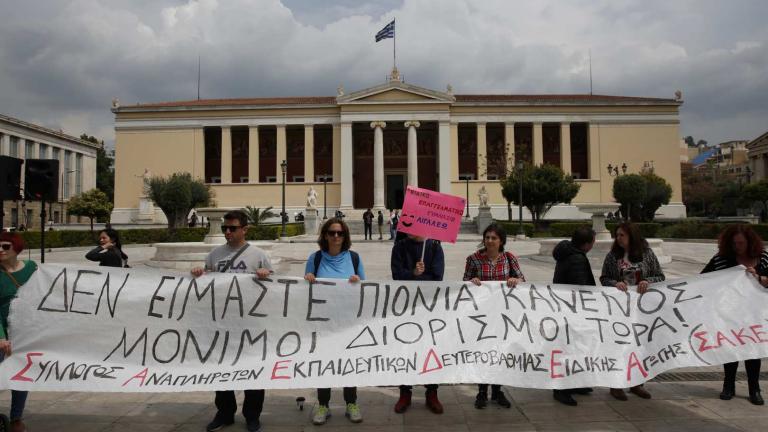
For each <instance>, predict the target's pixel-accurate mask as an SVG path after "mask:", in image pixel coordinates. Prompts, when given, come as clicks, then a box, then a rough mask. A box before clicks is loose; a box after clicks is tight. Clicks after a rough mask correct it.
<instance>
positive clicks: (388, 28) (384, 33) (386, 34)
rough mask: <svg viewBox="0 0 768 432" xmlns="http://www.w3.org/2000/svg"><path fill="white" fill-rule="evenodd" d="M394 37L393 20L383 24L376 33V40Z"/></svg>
mask: <svg viewBox="0 0 768 432" xmlns="http://www.w3.org/2000/svg"><path fill="white" fill-rule="evenodd" d="M393 37H395V20H392V22H391V23H389V24H387V25H385V26H384V28H383V29H381V30H379V32H378V33H376V42H378V41H380V40H382V39H389V38H393Z"/></svg>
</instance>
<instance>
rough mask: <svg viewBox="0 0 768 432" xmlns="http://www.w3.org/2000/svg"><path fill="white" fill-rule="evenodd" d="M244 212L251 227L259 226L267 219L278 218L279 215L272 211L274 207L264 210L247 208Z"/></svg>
mask: <svg viewBox="0 0 768 432" xmlns="http://www.w3.org/2000/svg"><path fill="white" fill-rule="evenodd" d="M243 211H245V214H246V215H248V223H249V224H251V225H259V224H261V223H263V222H264V221H265V220H267V219H270V218H273V217H275V216H278V214H277V213H275V212H273V211H272V206H269V207H267V208H265V209H264V210H262V209H260V208H257V207H251V206H246V207H245V208H244V209H243Z"/></svg>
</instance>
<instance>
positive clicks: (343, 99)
mask: <svg viewBox="0 0 768 432" xmlns="http://www.w3.org/2000/svg"><path fill="white" fill-rule="evenodd" d="M455 101H456V98H455V97H454V96H453V95H452V94H450V93H444V92H439V91H435V90H430V89H427V88H423V87H418V86H415V85H411V84H406V83H404V82H401V81H395V80H392V81H390V82H388V83H385V84H381V85H378V86H375V87H370V88H367V89H363V90H359V91H356V92H353V93H350V94H342V95H339V96H338V97H337V98H336V103H338V104H339V105H351V104H361V105H364V104H393V103H394V104H397V103H403V104H414V103H417V104H423V103H427V104H446V103H453V102H455Z"/></svg>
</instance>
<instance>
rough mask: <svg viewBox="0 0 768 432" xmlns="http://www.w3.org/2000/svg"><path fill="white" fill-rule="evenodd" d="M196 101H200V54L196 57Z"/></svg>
mask: <svg viewBox="0 0 768 432" xmlns="http://www.w3.org/2000/svg"><path fill="white" fill-rule="evenodd" d="M197 100H200V54H198V55H197Z"/></svg>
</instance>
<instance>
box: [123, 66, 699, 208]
mask: <svg viewBox="0 0 768 432" xmlns="http://www.w3.org/2000/svg"><path fill="white" fill-rule="evenodd" d="M681 103H682V102H681V101H679V100H675V99H660V98H646V97H625V96H601V95H508V94H454V93H453V91H452V89H451V87H450V86H448V88H447V89H446V90H445V91H436V90H432V89H426V88H422V87H418V86H415V85H412V84H408V83H405V82H403V81H402V80H401V79H400V77H399V76H398V74H397V71H396V70H394V71H393V74H392V76H391V77H390V79H389V80H388V81H387V82H385V83H383V84H381V85H377V86H374V87H370V88H366V89H363V90H359V91H354V92H351V93H346V92H345V91H344V89H343V88H342V87H339V89H338V94H337V95H336V96H328V97H276V98H247V99H205V100H192V101H178V102H161V103H148V104H139V105H131V106H120V105H119V103H117V102H115V103H114V104H113V109H112V111H113V112H114V114H115V136H116V138H115V147H116V174H115V183H116V184H115V210H114V213H113V217H112V221H113V223H136V222H140V221H141V220H144V221H148V217H147V215H146V208H144V209H143V213H144V215H143V216H142V217H139V213H142V212H140V198H141V196H142V194H143V193H142V185H143V178H142V176H143V175H144V174H145V173H146V175H150V174H151V175H169V174H171V173H174V172H190V173H192V175H193V176H196V177H198V178H201V179H204V180H205V182H207V183H210V184H211V186H212V189H213V190H214V192H215V194H216V197H215V199H216V205H217V206H219V207H238V206H246V205H251V206H256V207H266V206H274V207H275V208H279V207H280V205H281V186H282V185H281V183H282V167H281V164H282V162H283V161H285V162H286V165H287V166H286V167H285V171H286V172H285V176H286V207H287V210H288V212H289V213H291V212H297V211H301V210H304V208H305V206H306V197H307V191H308V189H309V188H310V186H311V187H314V189H315V190H316V191H317V192H318V207H319V208H320V213H321V215H322V213H323V207H324V205H327V208H328V213H329V214H332V213H333V211H335V210H336V209H337V208H340V209H342V211H344V212H345V213H347V214H354V213H355V210H360V209H366V208H374V209H376V208H379V209H384V208H393V207H399V206H400V204H401V202H402V198H403V190H404V188H405V186H406V185H407V184H414V185H418V186H419V187H424V188H428V189H432V190H437V191H440V192H446V193H451V194H454V195H460V196H465V195H468V196H469V201H470V207H471V209H470V213H471V214H473V212H476V207H477V199H478V198H477V192H478V190H479V189H480V188H481V187H482V186H485V188H486V190H487V191H488V194H489V203H490V204H491V206H492V211H493V213H494V216H496V217H499V218H502V217H503V218H506V215H507V204H506V201H505V200H504V198H503V196H502V194H501V187H500V186H499V181H498V180H499V179H500V178H502V177H503V176H505V175H506V173H507V172H508V170H511V169H513V168H514V166H515V161H516V160H517V159H523V160H525V161H527V162H530V163H534V164H543V163H548V164H553V165H557V166H559V167H560V168H562V169H563V170H564V171H565V172H566V173H569V174H572V175H573V176H574V177H575V178H576V179H577V181H578V182H579V184H581V189H580V191H579V194H578V196H577V197H576V199H575V200H574V203H573V204H577V203H597V202H611V201H613V198H612V193H611V188H612V183H613V178H614V176H615V175H616V171H614V170H610V172H609V169H608V166H609V165H610V166H611V167H623V166H626V172H628V173H631V172H639V171H640V170H641V169H643V167H653V169H654V171H655V172H656V173H657V174H658V175H660V176H662V177H664V178H666V179H667V181H668V182H669V183H670V184H671V185H672V189H673V195H672V200H671V202H670V204H669V205H667V206H664V207H662V208H661V209H660V213H661V215H662V216H664V217H670V218H677V217H684V216H685V207H684V206H683V204H682V197H681V188H680V160H679V159H680V158H679V153H680V149H679V142H680V138H679V137H680V133H679V107H680V105H681ZM619 172H621V168H620V169H619ZM324 190H325V191H327V192H326V193H325V195H324V192H323V191H324ZM350 212H351V213H350ZM475 214H476V213H474V214H473V215H475ZM548 217H549V218H558V219H569V218H585V217H586V215H585V214H583V213H580V212H579V211H578V210H577V209H576V207H575V205H560V206H557V207H555V208H553V209H552V210H551V211H550V213H549V214H548ZM161 219H162V215H161V214H160V213H159V212H158V211H156V214H155V218H154V221H155V222H159V221H160V220H161Z"/></svg>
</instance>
